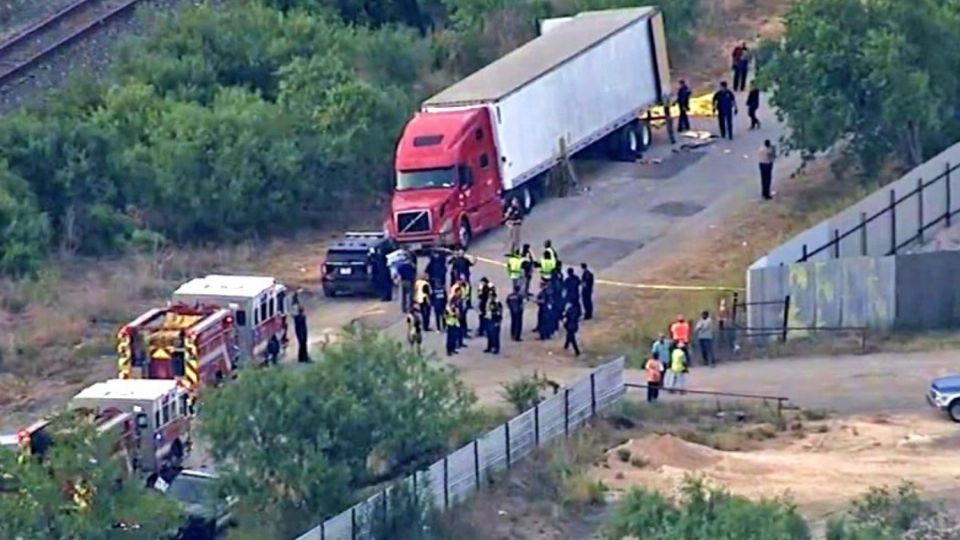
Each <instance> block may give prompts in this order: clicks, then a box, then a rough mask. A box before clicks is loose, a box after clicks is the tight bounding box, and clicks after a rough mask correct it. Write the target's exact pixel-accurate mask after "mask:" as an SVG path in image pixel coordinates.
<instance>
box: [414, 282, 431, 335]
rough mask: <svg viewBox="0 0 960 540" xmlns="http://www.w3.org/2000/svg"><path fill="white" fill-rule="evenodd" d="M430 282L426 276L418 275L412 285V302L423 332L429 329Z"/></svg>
mask: <svg viewBox="0 0 960 540" xmlns="http://www.w3.org/2000/svg"><path fill="white" fill-rule="evenodd" d="M431 292H432V291H431V289H430V282H429V281H427V277H426V276H420V279H418V280H417V282H416V283H414V285H413V303H414V305H415V306H416V308H417V313H418V315H419V316H420V322H421V324H422V326H423V330H424V331H425V332H429V331H430V300H431V298H432V296H433V295H432V294H431Z"/></svg>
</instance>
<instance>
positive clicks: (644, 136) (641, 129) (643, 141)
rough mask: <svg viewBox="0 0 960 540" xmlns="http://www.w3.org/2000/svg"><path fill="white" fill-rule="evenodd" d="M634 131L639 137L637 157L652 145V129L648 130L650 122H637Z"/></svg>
mask: <svg viewBox="0 0 960 540" xmlns="http://www.w3.org/2000/svg"><path fill="white" fill-rule="evenodd" d="M636 131H637V133H639V135H640V136H639V140H640V152H639V153H638V154H637V155H638V156H639V155H640V154H642V153H643V152H646V151H647V149H648V148H650V145H652V144H653V129H651V128H650V122H639V123H638V124H637V129H636Z"/></svg>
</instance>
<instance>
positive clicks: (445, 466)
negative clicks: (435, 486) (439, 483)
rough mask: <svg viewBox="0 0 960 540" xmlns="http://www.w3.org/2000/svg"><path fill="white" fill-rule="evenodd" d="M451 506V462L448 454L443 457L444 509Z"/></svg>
mask: <svg viewBox="0 0 960 540" xmlns="http://www.w3.org/2000/svg"><path fill="white" fill-rule="evenodd" d="M448 508H450V464H449V463H448V459H447V457H446V456H444V458H443V509H444V510H446V509H448Z"/></svg>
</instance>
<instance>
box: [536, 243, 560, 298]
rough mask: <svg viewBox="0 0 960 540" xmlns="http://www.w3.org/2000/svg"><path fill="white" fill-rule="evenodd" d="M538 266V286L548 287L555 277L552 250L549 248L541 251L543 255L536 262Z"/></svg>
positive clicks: (555, 264) (555, 266)
mask: <svg viewBox="0 0 960 540" xmlns="http://www.w3.org/2000/svg"><path fill="white" fill-rule="evenodd" d="M538 266H539V267H540V286H541V287H543V288H550V285H551V283H553V281H554V279H556V273H557V260H556V259H554V255H553V252H552V251H551V250H549V249H546V250H544V251H543V257H541V258H540V262H539V263H538Z"/></svg>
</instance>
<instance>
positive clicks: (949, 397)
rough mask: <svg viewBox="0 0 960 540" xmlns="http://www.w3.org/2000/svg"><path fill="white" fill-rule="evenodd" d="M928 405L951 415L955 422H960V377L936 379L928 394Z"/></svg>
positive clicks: (951, 376) (931, 384) (952, 376)
mask: <svg viewBox="0 0 960 540" xmlns="http://www.w3.org/2000/svg"><path fill="white" fill-rule="evenodd" d="M927 403H929V404H930V406H932V407H936V408H938V409H940V410H941V411H944V412H946V413H947V414H949V415H950V419H951V420H953V421H954V422H960V375H950V376H947V377H940V378H938V379H934V380H933V382H931V383H930V391H929V392H927Z"/></svg>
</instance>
